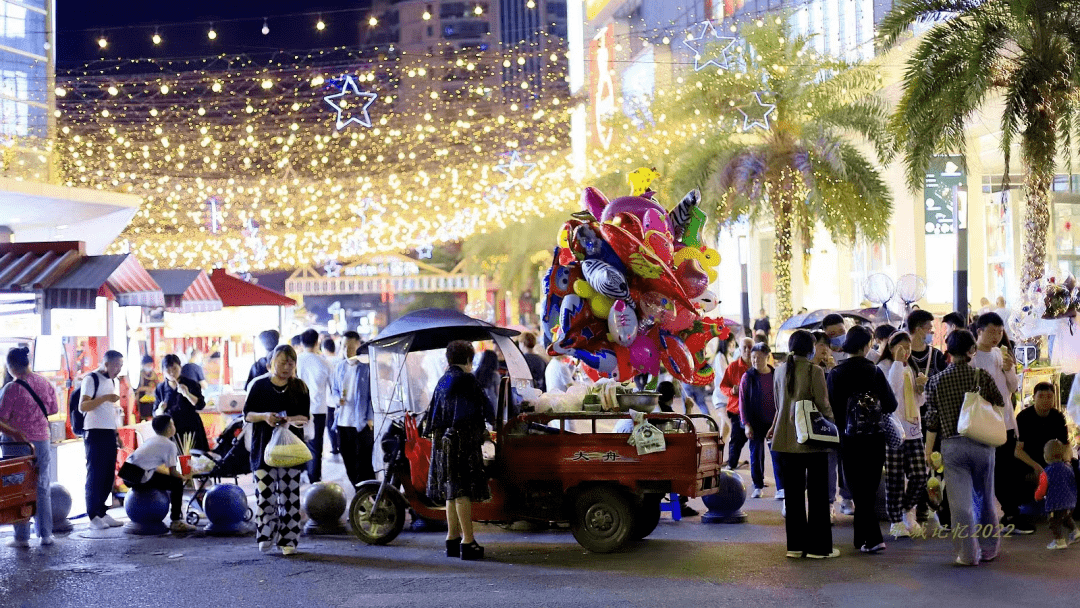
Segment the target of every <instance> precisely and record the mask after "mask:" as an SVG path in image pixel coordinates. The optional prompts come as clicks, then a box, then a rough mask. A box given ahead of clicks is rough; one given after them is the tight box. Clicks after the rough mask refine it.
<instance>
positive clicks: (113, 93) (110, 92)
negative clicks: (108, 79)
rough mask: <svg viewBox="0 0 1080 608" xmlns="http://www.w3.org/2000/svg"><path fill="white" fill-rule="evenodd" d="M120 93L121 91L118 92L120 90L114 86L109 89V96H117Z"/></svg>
mask: <svg viewBox="0 0 1080 608" xmlns="http://www.w3.org/2000/svg"><path fill="white" fill-rule="evenodd" d="M119 92H120V91H118V90H117V89H116V87H114V86H110V87H109V95H116V94H117V93H119Z"/></svg>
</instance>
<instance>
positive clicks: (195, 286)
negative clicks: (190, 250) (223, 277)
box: [148, 270, 221, 312]
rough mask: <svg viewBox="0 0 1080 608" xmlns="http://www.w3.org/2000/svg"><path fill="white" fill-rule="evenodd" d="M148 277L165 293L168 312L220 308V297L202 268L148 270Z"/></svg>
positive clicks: (208, 310) (204, 310) (207, 310)
mask: <svg viewBox="0 0 1080 608" xmlns="http://www.w3.org/2000/svg"><path fill="white" fill-rule="evenodd" d="M148 272H149V273H150V277H151V278H153V279H154V281H155V282H156V283H157V284H158V285H160V286H161V291H162V293H164V294H165V310H168V311H169V312H210V311H213V310H221V298H220V297H218V293H217V290H215V289H214V285H213V283H211V282H210V277H208V276H206V272H205V271H203V270H150V271H148Z"/></svg>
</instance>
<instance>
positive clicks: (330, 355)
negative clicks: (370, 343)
mask: <svg viewBox="0 0 1080 608" xmlns="http://www.w3.org/2000/svg"><path fill="white" fill-rule="evenodd" d="M346 333H356V332H346ZM357 337H358V338H359V334H357ZM346 340H348V339H346ZM358 345H359V344H358ZM322 354H323V358H324V359H326V364H327V365H329V366H330V373H331V377H330V384H329V386H328V387H327V393H326V434H327V435H329V436H330V453H331V454H334V455H337V454H338V453H339V452H340V450H339V449H338V432H337V425H336V424H334V414H335V410H336V409H337V406H338V400H337V399H336V398H335V397H334V391H333V386H334V377H335V376H336V375H337V365H338V364H339V363H341V362H342V361H343V360H344V359H342V357H341V356H340V355H338V354H337V342H334V339H333V338H329V337H328V338H323V341H322Z"/></svg>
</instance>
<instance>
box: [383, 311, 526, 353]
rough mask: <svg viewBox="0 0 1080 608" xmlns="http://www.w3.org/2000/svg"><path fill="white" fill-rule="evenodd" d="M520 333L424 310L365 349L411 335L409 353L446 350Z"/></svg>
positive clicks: (390, 327) (393, 326) (452, 313)
mask: <svg viewBox="0 0 1080 608" xmlns="http://www.w3.org/2000/svg"><path fill="white" fill-rule="evenodd" d="M520 333H521V332H519V331H517V330H515V329H507V328H505V327H499V326H497V325H492V324H491V323H488V322H486V321H481V320H480V319H474V318H472V317H470V316H468V315H466V314H464V313H461V312H458V311H456V310H447V309H444V308H425V309H423V310H417V311H414V312H410V313H409V314H407V315H404V316H402V317H400V318H398V319H397V320H396V321H394V322H393V323H391V324H389V325H387V326H386V328H385V329H384V330H382V331H381V332H379V336H378V337H377V338H375V339H374V340H371V341H370V342H368V343H367V344H365V346H368V345H374V346H383V345H385V344H389V343H390V342H393V341H395V340H399V339H401V338H403V337H405V336H409V335H411V336H412V337H413V339H412V345H411V346H410V347H409V352H415V351H424V350H436V349H440V348H446V345H447V344H450V343H451V342H453V341H455V340H468V341H471V342H475V341H480V340H491V339H492V335H500V336H507V337H511V338H512V337H514V336H516V335H518V334H520Z"/></svg>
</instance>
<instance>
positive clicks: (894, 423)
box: [881, 412, 907, 450]
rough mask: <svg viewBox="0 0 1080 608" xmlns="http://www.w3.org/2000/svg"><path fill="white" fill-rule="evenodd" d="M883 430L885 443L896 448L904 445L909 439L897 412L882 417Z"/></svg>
mask: <svg viewBox="0 0 1080 608" xmlns="http://www.w3.org/2000/svg"><path fill="white" fill-rule="evenodd" d="M881 430H882V431H884V432H885V445H887V446H889V447H890V448H892V449H894V450H899V449H900V447H901V446H903V445H904V440H906V439H907V434H906V433H905V432H904V425H903V423H901V422H900V418H898V417H897V416H896V413H895V412H893V413H892V414H889V415H888V416H885V417H883V418H882V419H881Z"/></svg>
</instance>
